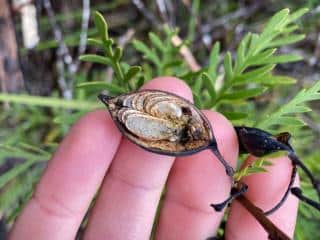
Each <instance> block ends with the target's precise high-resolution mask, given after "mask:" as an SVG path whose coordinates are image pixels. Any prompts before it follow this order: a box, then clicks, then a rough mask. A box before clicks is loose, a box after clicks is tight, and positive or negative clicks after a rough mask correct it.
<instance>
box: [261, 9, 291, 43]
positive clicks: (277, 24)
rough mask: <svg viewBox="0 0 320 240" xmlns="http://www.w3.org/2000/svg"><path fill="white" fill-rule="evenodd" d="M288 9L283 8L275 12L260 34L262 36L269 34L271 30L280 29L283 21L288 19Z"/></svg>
mask: <svg viewBox="0 0 320 240" xmlns="http://www.w3.org/2000/svg"><path fill="white" fill-rule="evenodd" d="M289 12H290V11H289V9H288V8H285V9H283V10H281V11H279V12H277V13H276V14H275V15H274V16H273V17H272V18H271V19H270V20H269V21H268V23H267V25H266V27H265V28H264V31H263V33H262V34H261V36H262V37H264V36H267V35H269V34H271V33H272V32H274V31H276V30H278V29H280V28H281V27H282V26H283V25H284V24H285V22H286V21H287V20H288V16H289Z"/></svg>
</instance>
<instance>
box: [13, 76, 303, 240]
mask: <svg viewBox="0 0 320 240" xmlns="http://www.w3.org/2000/svg"><path fill="white" fill-rule="evenodd" d="M144 88H148V89H159V90H165V91H168V92H173V93H175V94H177V95H180V96H182V97H184V98H186V99H189V100H192V93H191V91H190V89H189V88H188V87H187V86H186V85H185V84H184V83H183V82H182V81H180V80H178V79H175V78H171V77H161V78H156V79H154V80H152V81H150V82H148V83H147V84H146V85H145V86H144ZM204 113H205V115H206V116H207V118H208V119H209V121H210V122H211V124H212V128H213V131H214V134H215V136H216V139H217V143H218V147H219V150H220V151H221V153H222V155H223V156H224V158H225V159H226V160H227V161H228V162H229V164H231V165H232V166H233V167H235V165H236V161H237V158H238V143H237V137H236V134H235V131H234V129H233V126H232V125H231V123H230V122H229V121H228V120H227V119H226V118H225V117H223V116H222V115H221V114H219V113H215V112H212V111H204ZM248 161H252V158H251V159H249V160H248ZM273 163H274V164H273V165H272V166H271V167H270V168H269V169H270V171H269V172H267V173H260V174H255V175H251V176H249V177H246V178H245V179H244V181H245V183H247V184H248V186H249V190H248V192H247V194H246V196H247V197H248V199H250V200H251V201H252V202H253V203H254V204H255V205H257V206H259V207H261V208H263V209H265V210H268V209H270V208H271V207H273V206H274V205H275V204H276V203H277V202H278V201H279V200H280V198H281V197H282V195H283V193H284V191H285V190H286V188H287V186H288V183H289V179H290V175H291V162H290V161H289V159H287V158H286V157H281V158H277V159H274V160H273ZM296 180H297V179H296ZM166 181H167V185H166V193H165V197H164V200H163V203H162V206H161V212H160V218H159V222H158V225H157V229H156V231H155V239H166V240H168V239H184V240H186V239H192V240H193V239H195V240H198V239H200V240H201V239H206V238H208V237H210V236H214V235H215V233H216V230H217V228H218V227H219V224H220V221H221V219H222V217H223V213H222V212H215V211H214V210H213V209H212V208H211V207H210V203H219V202H221V201H223V200H224V199H225V198H226V197H227V196H228V194H229V192H230V187H231V186H230V179H229V177H228V176H227V175H226V173H225V170H224V168H223V166H222V165H221V163H220V162H219V161H218V160H217V159H216V157H215V156H214V155H213V154H212V153H211V152H209V151H207V150H205V151H202V152H200V153H197V154H195V155H192V156H187V157H178V158H176V159H175V158H174V157H169V156H164V155H159V154H154V153H150V152H147V151H146V150H143V149H142V148H140V147H138V146H136V145H134V144H133V143H131V142H130V141H128V140H127V139H125V138H122V136H121V133H120V132H119V131H118V129H117V128H116V126H115V125H114V123H113V121H112V119H111V117H110V116H109V115H108V113H107V110H98V111H95V112H91V113H89V114H87V115H86V116H84V117H82V118H81V119H80V120H79V121H78V122H77V123H76V124H75V125H74V126H73V127H72V128H71V130H70V132H69V134H68V135H67V136H66V137H65V139H64V140H63V142H62V143H61V144H60V146H59V148H58V150H57V151H56V153H55V154H54V157H53V158H52V159H51V161H50V162H49V164H48V167H47V169H46V171H45V173H44V174H43V176H42V178H41V180H40V182H39V184H38V186H37V188H36V190H35V193H34V195H33V197H32V198H31V200H30V201H29V203H28V204H27V206H26V207H25V209H24V210H23V212H22V214H21V215H20V216H19V217H18V220H17V221H16V223H15V225H14V227H13V230H12V231H11V234H10V239H13V240H16V239H34V240H36V239H46V240H50V239H59V240H63V239H74V238H75V236H76V234H77V231H78V229H79V226H80V224H81V222H82V219H83V218H84V216H85V214H86V213H87V211H88V208H89V206H90V203H91V201H92V199H93V197H94V196H95V194H96V192H97V191H98V189H99V188H100V191H99V193H98V195H97V198H96V202H95V205H94V206H93V208H92V209H91V210H90V212H89V220H88V225H87V227H86V230H85V233H84V237H83V239H112V240H114V239H130V240H133V239H138V240H140V239H149V237H150V233H151V231H152V226H153V221H154V219H155V216H156V211H157V207H158V203H159V200H160V197H161V193H162V191H163V189H164V185H165V183H166ZM296 184H297V183H296ZM297 208H298V201H297V199H296V198H295V197H293V196H291V195H290V196H289V197H288V199H287V201H286V202H285V204H284V205H283V206H282V207H281V208H280V209H279V210H278V211H276V212H275V213H274V214H272V215H271V216H270V219H271V220H272V221H273V222H274V223H275V224H276V225H277V226H278V227H279V228H280V229H281V230H283V231H284V232H285V233H287V234H288V235H289V236H291V237H292V236H293V232H294V227H295V222H296V216H297ZM226 238H227V239H259V240H260V239H267V234H266V232H265V231H264V230H263V228H262V227H261V226H260V225H259V223H258V222H257V221H256V220H255V219H254V218H253V217H252V216H251V215H250V214H249V213H248V212H247V211H246V210H245V209H244V208H243V207H242V206H241V205H240V204H239V203H238V202H237V201H234V203H233V204H232V205H231V209H230V214H229V216H228V220H227V224H226Z"/></svg>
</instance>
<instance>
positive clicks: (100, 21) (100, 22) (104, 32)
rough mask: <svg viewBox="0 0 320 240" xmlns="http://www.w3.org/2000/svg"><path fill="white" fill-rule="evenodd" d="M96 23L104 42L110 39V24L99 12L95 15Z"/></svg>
mask: <svg viewBox="0 0 320 240" xmlns="http://www.w3.org/2000/svg"><path fill="white" fill-rule="evenodd" d="M93 20H94V23H95V25H96V27H97V29H98V33H99V35H100V37H101V39H102V40H103V41H105V40H107V39H109V35H108V24H107V22H106V20H105V19H104V17H103V15H102V14H101V13H99V12H97V11H96V12H95V13H94V18H93Z"/></svg>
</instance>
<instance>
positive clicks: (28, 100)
mask: <svg viewBox="0 0 320 240" xmlns="http://www.w3.org/2000/svg"><path fill="white" fill-rule="evenodd" d="M0 102H12V103H19V104H26V105H29V106H41V107H51V108H65V109H87V110H93V109H95V108H98V107H99V106H100V105H99V104H98V103H97V102H90V101H80V100H64V99H60V98H54V97H39V96H30V95H23V94H19V95H18V94H7V93H0Z"/></svg>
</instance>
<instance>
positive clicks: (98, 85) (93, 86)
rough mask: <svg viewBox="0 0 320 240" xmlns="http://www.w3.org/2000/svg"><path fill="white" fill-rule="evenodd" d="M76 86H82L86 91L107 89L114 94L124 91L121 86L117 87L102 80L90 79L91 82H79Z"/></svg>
mask: <svg viewBox="0 0 320 240" xmlns="http://www.w3.org/2000/svg"><path fill="white" fill-rule="evenodd" d="M77 88H83V89H86V90H87V91H103V90H108V91H110V92H112V93H115V94H122V93H125V92H126V90H125V89H124V88H122V87H119V86H117V85H115V84H112V83H107V82H102V81H92V82H85V83H80V84H78V85H77Z"/></svg>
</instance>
